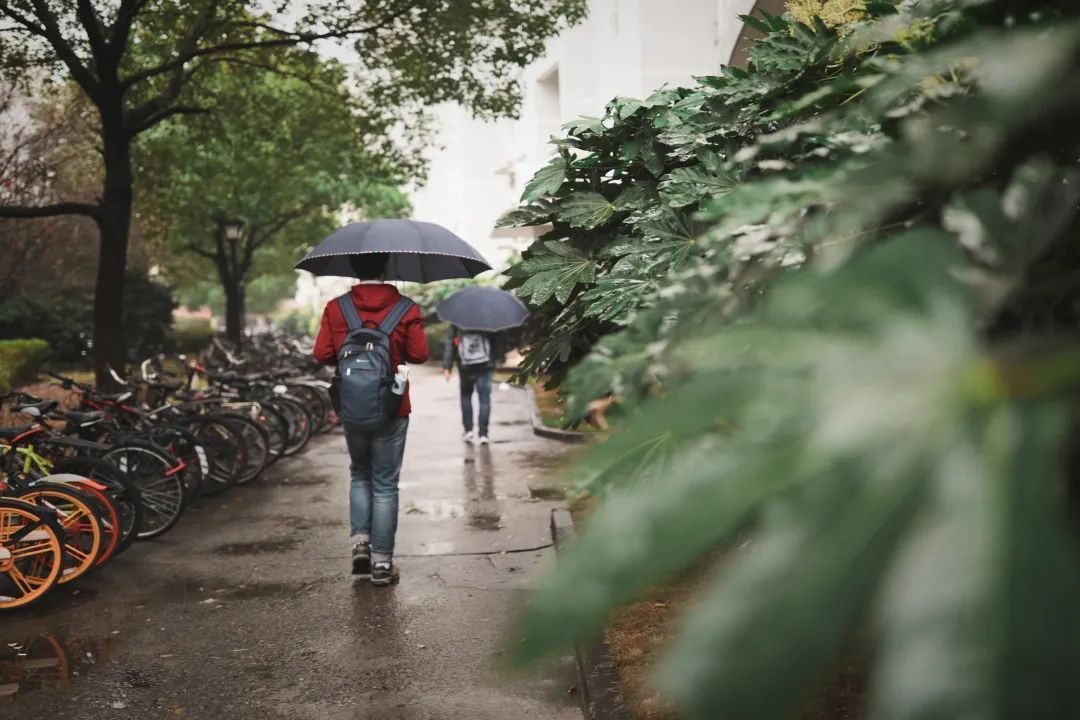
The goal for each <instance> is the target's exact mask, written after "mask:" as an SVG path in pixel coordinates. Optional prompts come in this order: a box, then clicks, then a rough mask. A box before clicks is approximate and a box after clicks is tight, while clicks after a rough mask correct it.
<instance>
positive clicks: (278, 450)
mask: <svg viewBox="0 0 1080 720" xmlns="http://www.w3.org/2000/svg"><path fill="white" fill-rule="evenodd" d="M259 410H260V412H259V416H258V418H256V420H257V421H258V422H259V424H261V425H262V426H263V427H264V428H266V432H267V433H268V434H269V438H268V440H269V441H270V464H271V465H273V464H274V463H276V462H277V461H278V460H280V459H281V458H282V457H283V456H284V454H285V447H286V445H288V443H289V422H288V421H287V420H286V419H285V416H284V415H282V414H281V412H279V411H278V409H277V408H275V407H273V406H272V405H270V404H269V403H263V402H260V403H259Z"/></svg>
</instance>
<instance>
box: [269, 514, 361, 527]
mask: <svg viewBox="0 0 1080 720" xmlns="http://www.w3.org/2000/svg"><path fill="white" fill-rule="evenodd" d="M274 524H275V525H285V526H286V527H290V528H292V529H293V530H311V529H313V528H317V527H340V526H342V525H345V524H346V523H345V521H344V520H342V519H340V518H309V517H302V516H300V515H278V516H277V517H275V518H274Z"/></svg>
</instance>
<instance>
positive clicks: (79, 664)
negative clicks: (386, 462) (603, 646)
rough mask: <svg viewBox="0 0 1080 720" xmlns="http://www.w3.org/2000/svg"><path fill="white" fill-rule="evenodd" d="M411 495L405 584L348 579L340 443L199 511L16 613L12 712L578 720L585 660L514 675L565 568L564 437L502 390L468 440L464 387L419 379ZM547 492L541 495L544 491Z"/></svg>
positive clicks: (24, 716)
mask: <svg viewBox="0 0 1080 720" xmlns="http://www.w3.org/2000/svg"><path fill="white" fill-rule="evenodd" d="M414 377H415V379H414V382H413V390H412V392H413V407H414V412H413V416H412V421H411V427H410V428H409V438H408V442H407V445H406V458H405V468H404V471H403V473H402V481H401V515H400V524H399V528H398V546H397V554H398V564H399V566H400V568H401V572H402V581H401V584H400V585H398V586H396V587H390V588H373V587H371V586H370V584H369V583H368V582H367V581H358V580H354V579H353V578H352V577H351V576H350V575H349V574H348V565H349V559H348V520H347V513H348V511H347V503H346V497H347V491H348V478H347V468H348V456H347V455H346V452H345V444H344V439H343V438H342V437H341V435H340V432H338V433H334V434H331V435H327V436H323V437H319V438H316V439H315V440H314V441H313V442H312V443H311V446H310V447H309V448H308V450H307V451H306V452H305V453H303V454H302V455H300V456H298V457H295V458H289V459H286V460H284V461H282V462H281V463H279V464H278V465H277V466H276V467H274V468H272V469H271V470H270V471H268V472H267V474H266V476H265V477H264V478H262V479H261V480H260V481H258V482H257V483H256V484H255V485H253V486H251V487H245V488H236V489H233V490H231V491H230V492H229V493H227V494H226V495H224V496H222V497H220V498H210V499H208V500H207V501H206V502H205V504H204V506H203V507H202V508H199V509H195V510H192V511H189V513H188V514H186V515H185V517H184V518H183V519H182V520H181V523H180V525H179V526H177V528H176V529H175V530H173V531H172V532H171V533H169V534H168V535H167V536H165V537H163V538H161V539H159V540H156V541H152V542H150V543H139V544H137V545H136V546H135V547H134V548H132V549H131V550H130V551H129V552H128V553H126V554H125V555H123V556H121V557H120V558H118V559H116V560H115V561H113V562H112V563H110V564H109V566H107V567H106V568H104V569H103V570H102V571H100V572H99V573H97V574H96V575H95V576H93V577H91V578H88V579H86V580H84V581H82V582H81V583H80V584H79V586H78V587H77V588H73V589H67V588H61V589H59V590H57V591H55V597H53V598H51V599H50V600H48V601H47V602H45V603H42V604H41V605H39V606H37V607H35V608H31V609H29V610H26V611H22V612H18V613H14V614H10V613H9V614H5V615H2V616H0V718H7V717H12V718H20V719H21V720H37V719H39V718H41V719H44V718H50V719H51V718H55V717H65V718H70V719H72V720H113V719H116V720H149V719H151V718H176V717H187V718H200V719H201V718H206V719H216V718H223V719H224V718H228V719H230V720H249V719H250V720H271V719H275V718H290V719H294V720H354V719H355V720H360V719H364V720H367V719H372V720H422V719H423V720H426V719H431V720H444V719H446V720H453V719H456V718H462V719H464V718H469V719H470V720H471V719H485V720H486V719H487V718H491V719H496V718H498V719H499V720H503V719H506V718H513V719H515V720H516V719H517V718H545V719H552V720H556V719H558V720H563V719H569V718H575V719H576V718H578V717H580V711H579V710H578V709H577V702H576V699H575V697H574V695H573V691H574V688H573V686H574V682H575V681H574V679H573V670H572V665H571V663H570V660H569V658H564V659H562V660H560V661H558V662H556V663H555V664H553V665H552V666H551V667H548V668H544V669H541V670H537V671H534V672H532V673H530V674H528V675H514V676H511V675H507V674H506V673H505V672H501V671H500V670H499V668H498V665H499V655H500V647H502V646H503V645H504V644H505V643H506V642H513V639H512V638H509V639H508V637H507V632H508V626H509V624H510V620H511V618H512V617H513V614H514V613H515V612H516V611H517V609H518V608H520V606H521V603H523V602H524V601H525V599H526V588H527V587H528V586H529V584H530V582H532V581H533V579H534V578H535V577H536V575H537V573H538V572H542V571H543V568H544V566H545V565H547V564H548V563H550V562H552V561H553V560H552V555H551V553H552V551H551V549H550V547H549V544H550V540H551V539H550V536H549V534H548V517H549V513H550V510H551V508H552V506H553V504H554V503H553V502H552V501H550V500H548V499H544V498H547V497H550V493H549V492H547V491H546V490H545V488H544V487H543V481H544V479H545V477H548V476H550V475H551V472H550V468H551V466H552V465H554V464H555V463H556V462H557V461H558V458H559V454H560V452H561V446H560V445H559V443H557V442H554V441H550V440H544V439H541V438H537V437H535V436H534V435H533V434H532V432H531V429H530V426H529V424H528V413H527V409H526V407H525V400H524V398H523V396H522V394H521V393H520V391H519V390H517V389H513V388H507V389H503V390H499V389H495V390H494V391H493V396H494V397H493V402H494V411H493V423H492V430H491V434H492V438H493V440H494V442H493V443H492V444H491V445H490V446H487V447H473V446H468V445H465V444H464V443H462V442H461V441H460V439H459V437H460V419H459V416H458V413H459V411H458V404H457V382H456V381H453V382H451V383H449V384H447V383H444V382H443V381H442V378H441V377H440V376H439V375H438V372H437V370H436V369H435V368H428V367H424V368H419V369H418V370H416V374H415V376H414ZM530 488H531V489H530Z"/></svg>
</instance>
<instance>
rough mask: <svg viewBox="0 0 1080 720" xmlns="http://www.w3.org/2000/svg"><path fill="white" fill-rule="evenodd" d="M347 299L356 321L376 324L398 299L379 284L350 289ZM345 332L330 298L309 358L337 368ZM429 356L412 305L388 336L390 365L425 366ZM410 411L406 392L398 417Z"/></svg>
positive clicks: (417, 312)
mask: <svg viewBox="0 0 1080 720" xmlns="http://www.w3.org/2000/svg"><path fill="white" fill-rule="evenodd" d="M349 295H351V296H352V300H353V302H354V303H356V309H357V311H359V313H360V319H361V320H364V321H367V320H371V321H372V322H376V323H378V322H382V319H383V318H385V317H386V315H387V313H389V312H390V308H392V307H394V303H396V302H397V301H398V298H399V297H401V293H399V292H398V291H397V288H396V287H394V286H393V285H385V284H382V283H361V284H359V285H354V286H353V288H352V290H350V291H349ZM348 332H349V325H348V323H346V322H345V318H344V317H342V315H341V308H339V307H338V302H337V298H334V299H333V300H331V301H330V302H328V303H326V307H325V308H323V316H322V325H321V326H320V327H319V335H318V337H316V338H315V347H314V349H313V350H312V351H311V354H312V355H314V356H315V359H316V360H317V361H319V362H320V363H322V364H323V365H331V366H334V365H337V358H338V350H339V349H341V343H342V342H344V340H345V336H346V335H347V334H348ZM429 352H430V351H429V349H428V341H427V336H426V335H424V320H423V317H422V316H421V315H420V308H419V306H417V305H413V306H412V307H411V308H409V312H407V313H405V317H404V318H402V320H401V322H399V323H398V325H397V327H396V328H394V332H392V333H391V334H390V362H391V363H392V364H393V366H394V367H397V366H398V365H403V364H405V363H406V362H410V363H423V362H427V359H428V353H429ZM411 411H412V404H411V403H410V402H409V391H408V389H406V390H405V397H404V399H403V400H402V401H401V411H400V412H399V413H398V417H406V416H407V415H408V414H409V413H410V412H411Z"/></svg>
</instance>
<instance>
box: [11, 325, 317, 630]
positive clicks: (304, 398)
mask: <svg viewBox="0 0 1080 720" xmlns="http://www.w3.org/2000/svg"><path fill="white" fill-rule="evenodd" d="M308 347H310V346H308ZM256 358H272V359H273V365H271V366H268V365H267V364H266V362H265V361H262V362H259V361H256V360H255V359H256ZM112 374H113V379H114V380H115V381H116V384H117V385H118V386H119V387H120V388H121V389H120V390H119V391H112V392H105V391H102V390H99V389H97V388H95V387H93V386H91V385H89V384H86V383H82V382H78V381H77V380H76V379H74V378H71V377H67V376H65V375H61V374H58V373H50V378H51V382H50V385H51V386H52V387H49V386H46V388H47V389H49V390H50V392H49V393H45V392H44V391H43V390H42V389H41V386H35V387H36V388H38V390H37V392H39V393H40V394H42V395H44V394H49V395H52V396H53V397H52V398H51V399H46V398H43V397H38V396H35V395H32V394H30V393H28V392H26V391H25V390H15V391H12V392H9V393H7V394H6V395H2V396H0V409H3V410H6V411H7V414H8V416H9V417H17V418H19V420H20V423H19V424H17V425H8V426H4V427H0V610H7V609H13V608H20V607H25V606H28V605H30V604H33V603H35V602H38V601H40V600H41V599H42V598H44V597H46V596H47V595H48V593H49V592H50V590H52V589H53V588H54V587H57V586H59V585H64V584H67V583H71V582H75V581H77V580H78V579H79V578H82V577H84V576H86V575H87V574H88V573H91V572H93V571H95V570H96V569H98V568H100V567H102V566H103V565H105V564H106V563H108V562H109V561H110V560H111V559H113V558H115V557H116V556H118V555H119V554H121V553H123V552H124V551H125V550H126V549H128V548H129V547H130V546H131V544H132V543H133V542H135V541H136V540H147V539H151V538H156V537H160V536H162V535H164V534H165V533H167V532H169V530H170V529H172V528H173V527H174V526H175V525H176V524H177V522H178V521H179V520H180V518H181V517H182V516H183V515H184V511H185V510H186V509H187V508H188V507H189V505H190V504H191V503H192V502H193V501H194V500H196V499H197V498H199V497H202V496H207V495H216V494H218V493H221V492H223V491H225V490H227V489H228V488H230V487H232V486H234V485H244V484H247V483H250V482H253V481H254V480H255V479H256V478H258V477H259V476H260V474H262V473H263V472H264V471H265V470H266V468H268V467H269V466H271V465H273V464H274V463H275V462H277V461H279V460H280V459H281V458H283V457H288V456H290V455H295V454H297V453H300V452H302V451H303V450H304V449H305V448H306V447H307V445H308V442H309V441H310V440H311V438H312V437H313V436H314V435H316V434H319V433H324V432H328V431H329V430H331V429H332V428H333V427H334V426H335V425H336V424H337V415H336V413H335V412H334V410H333V407H332V405H331V402H330V395H329V392H328V391H329V387H330V384H329V382H327V381H326V380H325V379H324V376H323V375H322V374H321V371H320V370H319V369H318V368H317V367H313V365H312V361H311V359H310V355H309V353H308V351H307V349H306V347H305V346H304V344H303V343H301V342H299V341H297V340H294V339H290V338H285V337H280V336H273V335H267V336H264V337H259V338H255V339H253V340H252V344H251V348H250V350H249V351H248V353H247V354H246V355H239V354H237V353H235V352H233V351H231V350H230V349H229V348H228V347H227V346H225V345H224V344H223V343H222V342H220V341H215V342H214V343H213V344H212V346H211V348H210V350H209V351H207V352H206V353H204V354H203V355H202V356H201V357H199V358H187V357H183V356H179V357H176V358H166V357H164V356H159V357H155V358H150V359H147V360H146V361H144V362H143V363H142V364H141V365H140V366H139V367H138V368H137V369H135V371H134V372H132V373H130V374H127V375H126V376H123V375H121V374H120V373H116V372H113V373H112ZM57 396H59V399H57Z"/></svg>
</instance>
